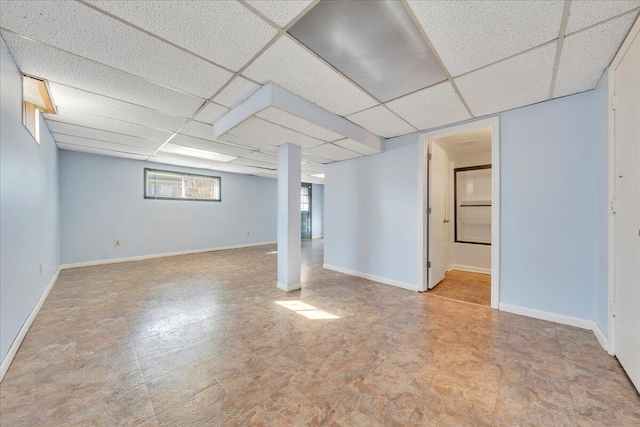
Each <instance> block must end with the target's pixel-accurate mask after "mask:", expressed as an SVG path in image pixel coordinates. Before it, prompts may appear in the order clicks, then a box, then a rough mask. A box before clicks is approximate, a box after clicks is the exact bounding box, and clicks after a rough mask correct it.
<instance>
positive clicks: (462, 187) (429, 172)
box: [421, 118, 499, 308]
mask: <svg viewBox="0 0 640 427" xmlns="http://www.w3.org/2000/svg"><path fill="white" fill-rule="evenodd" d="M422 144H423V150H424V151H423V152H424V164H423V181H422V182H423V186H422V188H423V209H422V210H423V217H422V221H421V222H422V225H423V231H424V232H423V233H422V234H423V248H422V249H423V257H422V260H423V264H422V265H421V275H422V278H423V280H422V281H423V289H422V290H423V291H428V292H429V293H431V294H433V295H438V296H442V297H446V298H451V299H456V300H460V301H465V302H470V303H474V304H479V305H485V306H491V307H494V308H497V306H498V275H497V274H494V273H497V266H498V264H499V259H498V257H499V248H498V245H499V240H498V236H499V215H498V213H499V191H498V189H499V158H498V153H499V147H498V144H499V141H498V118H495V119H488V120H482V121H478V122H474V123H469V124H465V125H460V126H456V127H453V128H449V129H445V130H441V131H436V132H433V133H429V134H426V135H423V139H422Z"/></svg>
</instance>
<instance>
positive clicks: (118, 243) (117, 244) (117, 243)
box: [113, 240, 120, 248]
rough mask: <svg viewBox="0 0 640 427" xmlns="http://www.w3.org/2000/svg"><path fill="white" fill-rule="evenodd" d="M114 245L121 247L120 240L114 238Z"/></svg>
mask: <svg viewBox="0 0 640 427" xmlns="http://www.w3.org/2000/svg"><path fill="white" fill-rule="evenodd" d="M113 246H115V247H116V248H119V247H120V240H114V241H113Z"/></svg>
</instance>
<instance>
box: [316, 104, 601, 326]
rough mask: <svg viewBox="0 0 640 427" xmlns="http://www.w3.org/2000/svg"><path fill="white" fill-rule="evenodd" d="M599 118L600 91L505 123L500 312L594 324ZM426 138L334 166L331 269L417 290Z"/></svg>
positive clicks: (507, 117)
mask: <svg viewBox="0 0 640 427" xmlns="http://www.w3.org/2000/svg"><path fill="white" fill-rule="evenodd" d="M598 114H600V113H599V112H597V111H596V108H595V97H594V93H593V92H585V93H582V94H578V95H573V96H568V97H565V98H561V99H557V100H553V101H548V102H542V103H539V104H536V105H532V106H528V107H523V108H520V109H516V110H512V111H508V112H505V113H502V114H500V128H501V135H500V138H501V154H500V155H501V165H502V173H501V205H502V207H501V216H502V222H501V230H500V232H501V236H502V237H501V239H502V240H501V251H502V254H501V264H500V265H501V271H500V273H501V289H500V302H501V303H507V304H511V305H515V306H521V307H527V308H532V309H537V310H541V311H546V312H550V313H555V314H561V315H567V316H573V317H578V318H582V319H592V315H593V300H594V296H593V293H594V271H593V267H592V266H593V262H594V247H595V238H594V227H597V228H598V230H599V231H598V232H604V233H606V229H603V228H602V227H604V226H606V224H605V225H603V224H601V223H597V224H596V223H595V222H594V198H595V190H594V188H595V185H594V184H595V182H596V180H598V182H600V180H602V179H605V177H602V176H600V175H598V174H596V173H595V171H594V163H595V157H596V150H595V146H596V137H595V135H594V132H593V130H594V129H593V123H594V121H595V118H596V116H597V115H598ZM422 132H424V131H422ZM422 132H418V133H414V134H411V135H406V136H402V137H399V138H393V139H390V140H388V141H387V142H386V144H385V147H386V152H385V153H383V154H379V155H375V156H370V157H364V158H360V159H354V160H348V161H345V162H339V163H334V164H331V165H328V167H327V168H326V184H325V198H326V205H325V218H326V230H325V260H326V262H327V263H330V264H332V265H333V266H337V267H340V268H343V269H344V270H352V271H354V272H356V273H357V274H360V275H366V274H370V275H376V276H381V277H383V278H386V279H387V280H388V282H393V281H399V282H403V283H405V284H409V285H412V286H414V287H417V280H418V279H417V270H418V266H419V263H418V250H417V249H418V246H419V244H420V236H419V235H418V218H420V212H418V209H419V205H418V198H419V194H418V180H419V175H418V167H419V164H418V163H419V160H418V157H419V155H418V154H419V153H418V147H419V139H420V136H419V135H420V133H422ZM366 248H369V250H370V256H369V260H365V259H362V256H361V252H362V251H363V250H365V249H366ZM374 257H375V258H374Z"/></svg>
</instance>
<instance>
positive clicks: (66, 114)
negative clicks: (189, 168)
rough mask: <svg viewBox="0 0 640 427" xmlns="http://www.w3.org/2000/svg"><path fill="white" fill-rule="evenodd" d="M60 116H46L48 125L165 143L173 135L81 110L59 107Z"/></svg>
mask: <svg viewBox="0 0 640 427" xmlns="http://www.w3.org/2000/svg"><path fill="white" fill-rule="evenodd" d="M57 108H58V114H44V118H45V119H46V120H47V124H49V123H51V122H62V123H68V124H72V125H78V126H84V127H88V128H92V129H98V130H106V131H110V132H115V133H123V134H126V135H131V136H137V137H139V138H143V139H150V140H152V141H159V142H164V141H166V140H167V139H169V137H170V136H171V135H172V134H173V133H172V132H168V131H164V130H160V129H153V128H150V127H146V126H142V125H138V124H135V123H129V122H124V121H122V120H116V119H111V118H109V117H103V116H96V115H94V114H88V113H85V112H84V111H80V110H72V109H69V108H66V107H61V106H58V107H57Z"/></svg>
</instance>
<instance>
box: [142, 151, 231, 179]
mask: <svg viewBox="0 0 640 427" xmlns="http://www.w3.org/2000/svg"><path fill="white" fill-rule="evenodd" d="M148 160H149V161H150V162H155V163H163V164H167V165H174V166H184V167H188V168H199V169H211V168H213V167H216V166H218V165H221V164H225V163H224V162H218V161H214V160H206V159H198V158H195V157H191V156H185V155H182V154H176V153H169V152H166V151H158V152H157V153H156V154H155V155H153V156H151V157H150V158H149V159H148ZM212 175H213V174H212Z"/></svg>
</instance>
